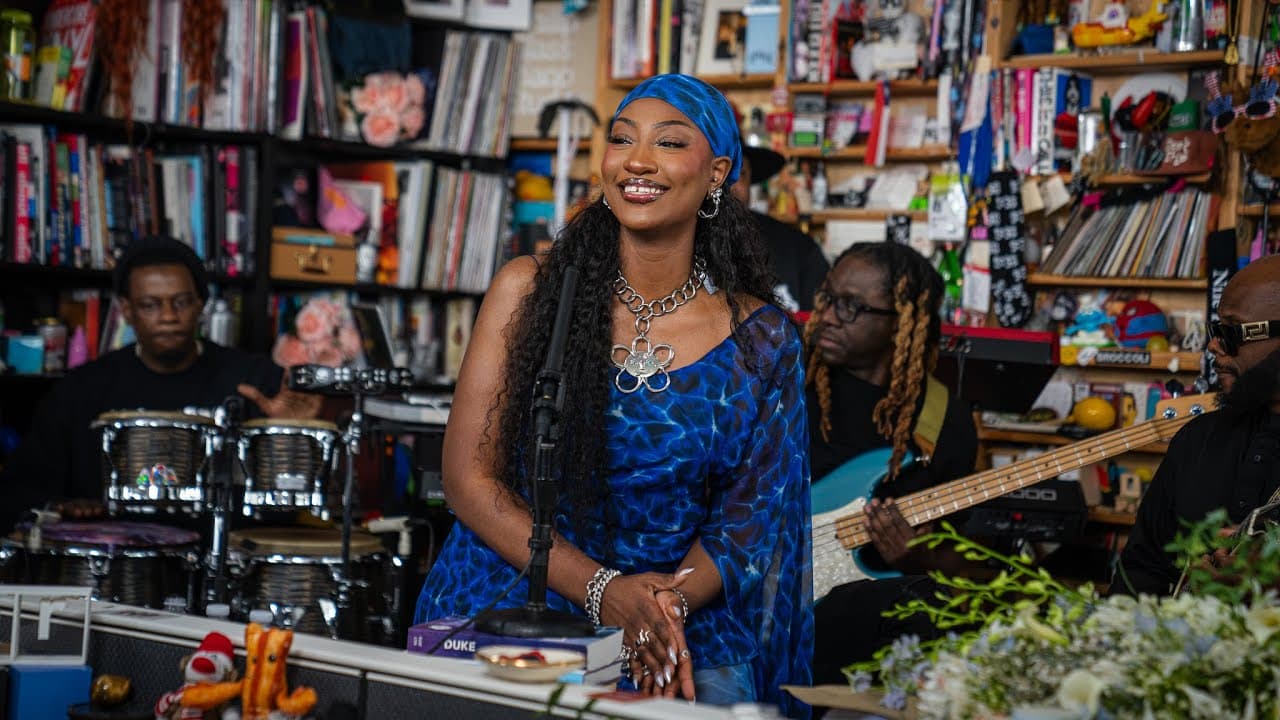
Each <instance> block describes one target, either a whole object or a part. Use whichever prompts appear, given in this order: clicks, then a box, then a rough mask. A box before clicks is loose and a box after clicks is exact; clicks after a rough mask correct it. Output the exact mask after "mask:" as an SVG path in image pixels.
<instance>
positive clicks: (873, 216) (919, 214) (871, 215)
mask: <svg viewBox="0 0 1280 720" xmlns="http://www.w3.org/2000/svg"><path fill="white" fill-rule="evenodd" d="M890 215H910V216H911V219H912V220H914V221H918V222H924V221H925V220H928V219H929V213H928V212H927V211H925V210H879V209H873V208H829V209H827V210H814V211H813V212H812V213H810V214H809V222H811V223H815V224H819V225H821V224H824V223H826V222H829V221H831V220H870V221H876V220H879V221H884V220H885V219H886V218H888V217H889V216H890Z"/></svg>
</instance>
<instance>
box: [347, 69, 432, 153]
mask: <svg viewBox="0 0 1280 720" xmlns="http://www.w3.org/2000/svg"><path fill="white" fill-rule="evenodd" d="M426 95H427V90H426V86H425V85H423V83H422V78H420V77H419V76H418V75H417V74H416V73H410V74H408V75H401V74H400V73H397V72H380V73H373V74H371V75H366V76H365V78H364V81H363V82H362V83H361V84H360V85H357V86H355V87H353V88H351V90H350V97H349V102H350V107H351V109H352V110H354V111H355V116H354V119H356V120H358V123H359V131H360V137H362V138H364V141H365V142H367V143H369V144H370V145H376V146H378V147H390V146H392V145H395V144H396V143H397V142H400V141H402V140H412V139H414V138H416V137H418V135H419V134H420V133H421V132H422V126H423V123H424V122H426V110H425V108H424V104H425V102H426Z"/></svg>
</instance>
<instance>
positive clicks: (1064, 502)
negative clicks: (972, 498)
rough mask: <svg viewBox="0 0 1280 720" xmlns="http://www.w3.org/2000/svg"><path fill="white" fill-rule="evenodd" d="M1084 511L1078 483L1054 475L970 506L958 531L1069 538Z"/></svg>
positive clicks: (1075, 533) (1081, 526)
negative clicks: (965, 519)
mask: <svg viewBox="0 0 1280 720" xmlns="http://www.w3.org/2000/svg"><path fill="white" fill-rule="evenodd" d="M1088 514H1089V513H1088V508H1087V507H1086V506H1085V502H1084V491H1083V490H1081V489H1080V483H1078V482H1076V481H1075V480H1059V479H1056V478H1055V479H1053V480H1046V481H1044V482H1042V483H1037V484H1035V485H1031V486H1028V487H1025V488H1022V489H1021V490H1015V491H1013V492H1011V493H1009V494H1008V495H1003V496H1001V497H998V498H996V499H994V500H988V501H987V502H985V503H982V504H981V505H977V506H974V508H973V510H971V511H970V512H969V518H968V521H967V522H966V523H965V526H964V528H963V530H962V531H961V532H962V533H963V534H965V535H968V536H970V537H974V538H982V537H998V538H1016V539H1020V540H1030V541H1034V542H1070V541H1072V540H1075V539H1076V538H1078V537H1079V536H1080V533H1081V531H1083V530H1084V525H1085V522H1086V521H1087V520H1088Z"/></svg>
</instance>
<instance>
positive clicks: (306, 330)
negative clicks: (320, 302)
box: [294, 302, 333, 343]
mask: <svg viewBox="0 0 1280 720" xmlns="http://www.w3.org/2000/svg"><path fill="white" fill-rule="evenodd" d="M294 326H295V327H296V328H297V332H298V339H299V340H302V341H303V342H307V343H310V342H316V341H319V340H323V339H325V338H327V337H332V336H333V321H332V319H331V317H330V315H329V313H327V312H326V311H325V310H324V309H323V308H320V307H317V306H316V305H315V304H314V303H311V302H308V303H307V304H306V305H304V306H302V309H301V310H299V311H298V319H297V320H296V321H295V322H294Z"/></svg>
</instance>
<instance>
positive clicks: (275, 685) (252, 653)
mask: <svg viewBox="0 0 1280 720" xmlns="http://www.w3.org/2000/svg"><path fill="white" fill-rule="evenodd" d="M292 644H293V631H292V630H276V629H274V628H272V629H264V628H263V627H262V626H261V625H259V624H257V623H249V625H248V626H246V627H245V629H244V647H245V652H246V655H247V657H246V659H245V671H244V679H243V680H239V681H235V682H219V683H204V682H202V683H199V684H196V685H194V686H192V687H189V688H186V690H185V692H183V694H182V706H183V707H184V708H198V709H201V710H206V709H212V708H215V707H219V706H221V705H223V704H225V703H227V702H230V701H231V700H232V699H234V698H235V697H236V696H237V695H239V696H240V712H239V713H238V714H233V713H235V711H234V710H227V711H226V713H224V714H223V718H224V720H232V719H233V718H234V719H238V720H278V719H279V720H283V719H284V718H297V717H302V716H304V715H306V714H307V713H308V712H311V708H313V707H315V704H316V691H315V690H312V689H311V688H308V687H296V688H294V689H293V692H292V693H290V692H289V685H288V681H287V680H286V679H285V661H286V660H287V659H288V657H289V647H290V646H291V645H292Z"/></svg>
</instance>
